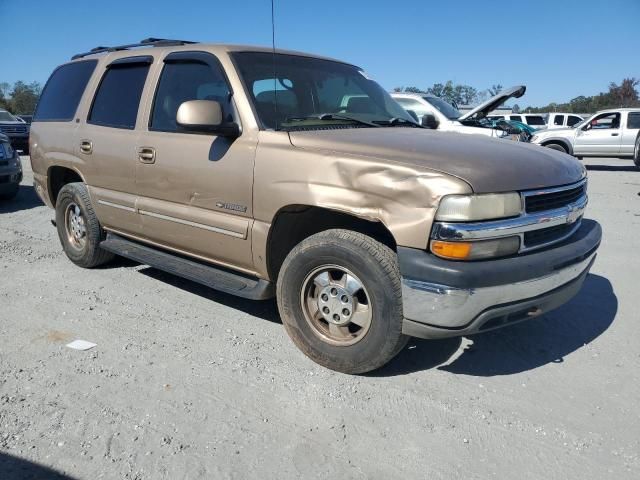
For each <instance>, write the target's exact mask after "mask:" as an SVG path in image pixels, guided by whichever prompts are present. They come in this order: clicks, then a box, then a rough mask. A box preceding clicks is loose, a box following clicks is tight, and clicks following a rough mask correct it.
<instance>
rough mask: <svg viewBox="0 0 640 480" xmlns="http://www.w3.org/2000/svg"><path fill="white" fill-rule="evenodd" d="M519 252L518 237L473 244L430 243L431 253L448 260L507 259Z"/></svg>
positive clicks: (438, 241) (433, 241) (437, 241)
mask: <svg viewBox="0 0 640 480" xmlns="http://www.w3.org/2000/svg"><path fill="white" fill-rule="evenodd" d="M518 250H520V237H516V236H513V237H505V238H497V239H495V240H478V241H475V242H443V241H441V240H432V241H431V251H432V252H433V253H434V254H435V255H437V256H439V257H442V258H447V259H450V260H480V259H483V258H497V257H507V256H509V255H513V254H515V253H518Z"/></svg>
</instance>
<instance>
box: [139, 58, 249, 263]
mask: <svg viewBox="0 0 640 480" xmlns="http://www.w3.org/2000/svg"><path fill="white" fill-rule="evenodd" d="M162 63H163V65H162V67H161V71H160V73H159V78H158V80H157V82H154V83H156V85H155V92H154V94H153V95H152V96H151V98H152V101H150V102H148V103H149V104H150V105H151V107H150V109H149V112H148V113H147V121H146V128H145V132H144V134H143V135H142V136H141V137H139V138H137V139H136V141H137V144H136V145H137V151H138V152H139V156H138V159H137V162H136V183H137V185H136V189H137V190H136V191H137V193H138V195H139V200H138V209H139V213H140V215H141V218H142V223H143V235H144V238H145V239H147V240H149V241H152V242H154V243H157V244H160V245H162V246H164V247H166V248H170V249H174V250H177V251H179V252H182V253H185V254H188V255H193V256H197V257H200V258H204V259H206V260H210V261H213V262H216V263H220V264H230V265H233V266H235V267H236V268H242V269H245V270H247V271H252V269H253V261H252V255H251V241H250V240H251V239H250V237H249V235H250V227H251V225H252V188H253V164H254V157H255V150H256V147H257V140H256V138H255V137H253V138H252V137H251V136H250V135H249V134H246V133H245V134H242V135H241V136H240V137H238V138H234V139H229V138H225V137H219V136H216V135H215V134H213V133H206V132H193V131H188V130H185V129H183V128H181V127H180V126H179V125H177V123H176V114H177V111H178V108H179V107H180V105H181V104H182V103H183V102H186V101H188V100H215V101H218V102H220V104H221V106H222V109H223V114H224V116H225V117H226V118H227V119H228V120H230V119H231V120H234V121H238V122H239V118H238V115H237V113H236V111H235V106H234V103H233V98H232V90H231V87H230V85H229V82H228V80H227V77H226V75H225V72H224V70H223V67H222V66H221V64H220V62H219V61H218V59H217V58H216V57H215V56H214V55H212V54H210V53H207V52H200V51H193V52H189V51H181V52H173V53H170V54H168V55H167V56H166V57H164V59H163V62H162Z"/></svg>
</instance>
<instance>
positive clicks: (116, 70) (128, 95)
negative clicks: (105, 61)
mask: <svg viewBox="0 0 640 480" xmlns="http://www.w3.org/2000/svg"><path fill="white" fill-rule="evenodd" d="M148 72H149V64H148V63H121V64H112V65H110V66H109V67H108V68H107V71H106V72H105V74H104V76H103V77H102V81H101V82H100V86H99V87H98V90H97V92H96V95H95V97H94V99H93V105H92V106H91V112H89V118H88V119H87V123H92V124H94V125H102V126H103V127H113V128H127V129H130V130H131V129H133V128H134V127H135V126H136V117H137V116H138V107H139V105H140V97H141V96H142V89H143V88H144V82H145V81H146V79H147V73H148Z"/></svg>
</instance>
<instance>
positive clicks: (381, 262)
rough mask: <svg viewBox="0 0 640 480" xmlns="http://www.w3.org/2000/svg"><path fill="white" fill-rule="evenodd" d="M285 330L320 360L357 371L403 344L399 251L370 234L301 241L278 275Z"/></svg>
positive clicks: (329, 234)
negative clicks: (397, 253) (395, 251)
mask: <svg viewBox="0 0 640 480" xmlns="http://www.w3.org/2000/svg"><path fill="white" fill-rule="evenodd" d="M277 290H278V306H279V309H280V315H281V316H282V321H283V324H284V327H285V329H286V331H287V333H288V334H289V336H290V337H291V339H292V340H293V341H294V343H295V344H296V345H297V346H298V348H299V349H300V350H302V352H303V353H304V354H305V355H307V356H308V357H309V358H311V359H312V360H313V361H315V362H316V363H319V364H320V365H323V366H325V367H328V368H330V369H332V370H336V371H339V372H343V373H350V374H359V373H365V372H368V371H371V370H375V369H376V368H379V367H381V366H382V365H384V364H385V363H387V362H388V361H389V360H391V359H392V358H393V357H394V356H395V355H397V354H398V352H399V351H400V350H402V348H403V347H404V346H405V345H406V342H407V340H408V337H407V336H405V335H403V334H402V319H403V316H402V293H401V283H400V272H399V270H398V262H397V258H396V254H395V253H394V252H393V251H392V250H391V249H390V248H389V247H387V246H385V245H383V244H381V243H379V242H377V241H375V240H373V239H372V238H370V237H367V236H366V235H363V234H360V233H357V232H352V231H349V230H337V229H335V230H327V231H325V232H321V233H318V234H316V235H313V236H311V237H309V238H307V239H306V240H304V241H302V242H301V243H300V244H298V245H297V246H296V247H295V248H294V249H293V250H292V251H291V252H290V253H289V255H288V256H287V258H286V259H285V261H284V263H283V265H282V268H281V270H280V275H279V277H278V285H277Z"/></svg>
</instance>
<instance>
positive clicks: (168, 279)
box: [138, 267, 282, 328]
mask: <svg viewBox="0 0 640 480" xmlns="http://www.w3.org/2000/svg"><path fill="white" fill-rule="evenodd" d="M138 272H140V273H142V274H143V275H146V276H147V277H150V278H153V279H154V280H159V281H161V282H164V283H167V284H169V285H171V286H173V287H176V288H179V289H181V290H184V291H185V292H188V293H191V294H193V295H198V296H199V297H202V298H204V299H206V300H210V301H211V302H216V303H220V304H222V305H224V306H225V307H229V308H233V309H236V310H240V311H242V312H244V313H246V314H248V315H252V316H254V317H258V318H260V319H262V320H267V321H269V322H273V323H282V322H281V320H280V314H279V313H278V305H277V303H276V301H275V299H271V300H247V299H246V298H241V297H236V296H235V295H231V294H228V293H224V292H219V291H218V290H214V289H213V288H209V287H207V286H205V285H201V284H199V283H196V282H192V281H191V280H187V279H186V278H182V277H178V276H176V275H172V274H170V273H167V272H163V271H162V270H158V269H156V268H153V267H144V268H141V269H140V270H138ZM256 328H260V327H259V326H258V325H256Z"/></svg>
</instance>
